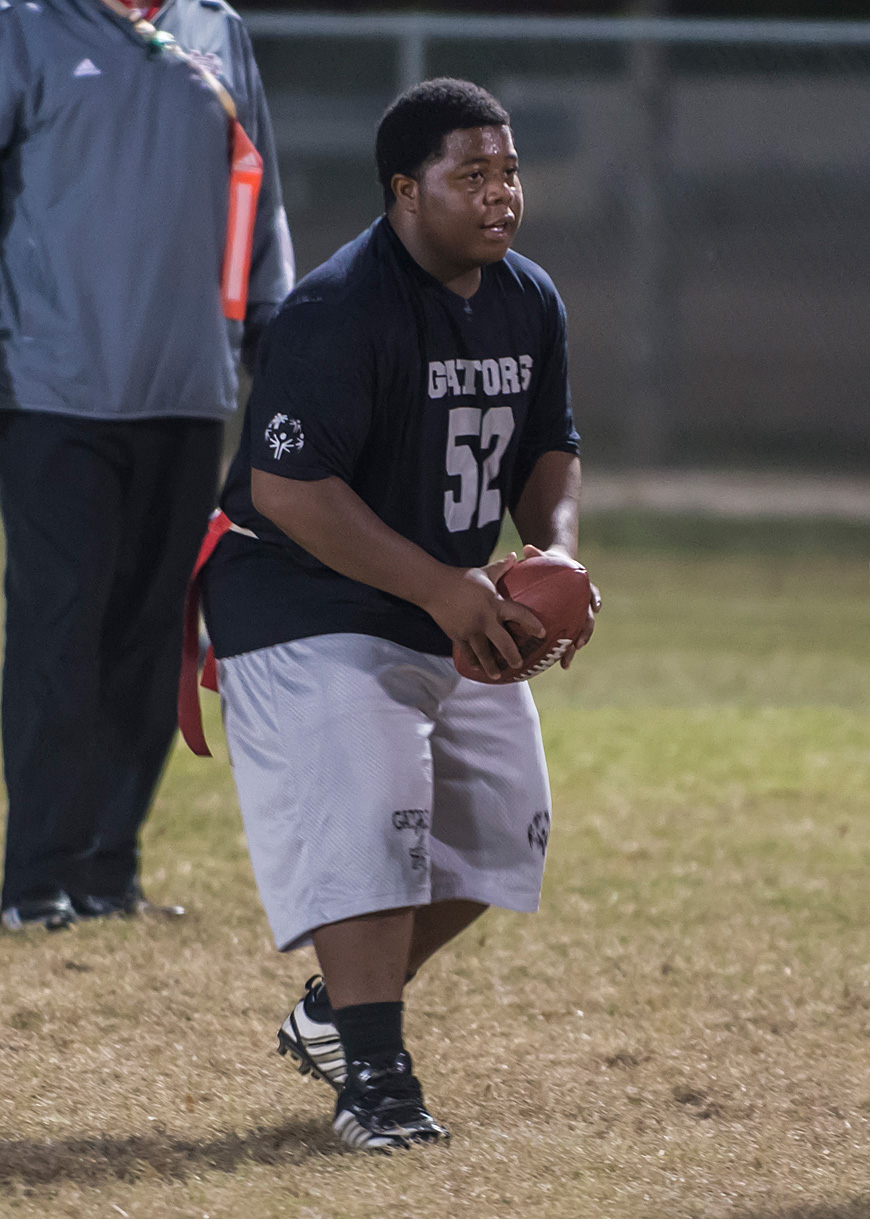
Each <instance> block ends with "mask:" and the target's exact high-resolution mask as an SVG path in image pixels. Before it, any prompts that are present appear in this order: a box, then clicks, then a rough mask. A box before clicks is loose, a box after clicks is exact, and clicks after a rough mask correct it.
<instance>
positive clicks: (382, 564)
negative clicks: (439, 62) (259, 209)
mask: <svg viewBox="0 0 870 1219" xmlns="http://www.w3.org/2000/svg"><path fill="white" fill-rule="evenodd" d="M376 152H377V163H378V172H379V176H380V181H381V184H382V186H383V190H384V198H385V204H386V211H385V214H384V215H383V216H382V217H381V218H380V219H379V220H377V221H376V222H375V223H374V224H373V225H372V226H371V228H369V229H368V230H367V231H366V232H364V233H363V234H362V235H361V236H360V237H358V238H357V239H356V240H355V241H353V242H351V243H350V244H349V245H347V246H344V247H343V248H342V249H340V250H339V251H338V252H337V253H336V254H335V255H334V256H333V257H332V258H331V259H329V261H328V262H326V263H324V264H323V265H322V266H321V267H319V268H318V269H317V270H316V271H314V272H313V273H312V274H310V275H309V276H307V278H305V279H304V280H303V281H302V282H301V283H300V284H299V286H298V287H297V289H296V290H295V291H294V292H293V293H292V294H291V295H290V296H289V297H288V299H287V301H286V303H285V305H284V306H283V309H282V310H281V312H280V313H279V315H278V317H277V319H276V320H275V321H274V323H273V324H272V325H271V327H270V329H269V330H268V332H267V335H266V337H265V340H264V348H263V351H262V353H261V358H260V360H259V366H258V371H257V374H256V377H255V383H254V388H253V393H252V397H251V401H250V404H249V408H248V417H247V421H246V427H245V431H244V437H243V440H242V443H241V446H240V449H239V452H238V453H237V455H236V458H235V461H234V463H233V466H232V469H231V472H230V476H229V480H228V483H227V486H226V489H225V493H224V497H223V502H222V507H223V510H224V512H225V514H226V516H227V517H228V518H229V520H230V521H231V522H232V524H233V530H232V531H231V532H229V533H227V534H226V535H225V537H224V538H223V540H222V541H221V542H220V544H219V546H218V547H217V550H216V552H215V554H214V556H213V558H212V559H211V561H210V563H209V564H208V566H207V568H206V571H205V579H204V597H205V602H204V603H205V612H206V621H207V625H208V628H209V632H210V634H211V638H212V641H213V644H214V647H215V652H216V655H217V657H218V660H219V673H220V686H221V692H222V697H223V707H224V719H225V725H226V732H227V738H228V742H229V748H230V753H231V756H232V761H233V767H234V773H235V779H236V784H237V787H238V792H239V799H240V803H241V807H242V813H243V817H244V822H245V827H246V831H247V836H248V841H249V845H250V851H251V858H252V861H253V866H254V871H255V874H256V878H257V883H258V885H259V889H260V893H261V896H262V899H263V902H264V905H265V907H266V911H267V914H268V917H269V920H270V923H271V926H272V930H273V932H274V936H275V940H276V942H277V945H278V947H279V948H280V949H283V950H287V949H291V948H296V947H299V946H300V945H303V944H309V943H311V942H313V944H314V947H315V950H316V952H317V956H318V959H319V962H320V966H321V969H322V971H323V976H322V979H321V978H317V979H312V980H311V982H309V984H308V989H307V993H306V994H305V996H304V998H303V999H301V1000H300V1001H299V1003H298V1004H297V1005H296V1007H295V1008H294V1010H293V1011H292V1012H291V1014H290V1015H289V1016H288V1018H287V1020H286V1021H285V1023H284V1025H283V1027H282V1029H281V1031H280V1034H279V1040H280V1047H281V1049H282V1050H284V1051H285V1052H286V1051H289V1052H290V1053H292V1054H293V1055H294V1057H295V1058H296V1059H297V1060H298V1062H299V1064H300V1068H301V1069H302V1070H303V1071H312V1072H314V1073H315V1074H317V1075H319V1076H321V1077H322V1078H324V1079H325V1080H327V1081H328V1082H329V1083H330V1084H332V1086H333V1087H334V1088H335V1090H336V1092H337V1093H338V1096H337V1102H336V1111H335V1119H334V1128H335V1130H336V1132H337V1134H338V1135H339V1137H340V1138H341V1139H342V1140H343V1141H344V1142H345V1143H346V1144H348V1145H350V1146H353V1147H396V1146H405V1145H407V1144H408V1143H409V1142H412V1141H435V1140H438V1139H440V1138H443V1137H445V1136H446V1133H447V1132H446V1129H445V1127H444V1125H443V1124H442V1123H440V1122H438V1121H437V1120H436V1119H435V1118H433V1117H432V1116H431V1115H430V1113H429V1112H428V1110H427V1108H426V1105H425V1103H424V1099H423V1095H422V1092H421V1089H420V1085H419V1083H418V1082H417V1079H416V1077H415V1075H414V1073H413V1069H412V1063H411V1059H410V1057H409V1055H408V1052H407V1050H406V1048H405V1044H404V1041H403V1035H402V1011H403V1003H402V995H403V991H404V988H405V984H406V982H407V981H408V980H409V979H410V978H411V977H413V975H414V974H415V973H416V972H417V970H418V969H419V968H420V967H421V966H422V965H423V964H424V962H425V961H426V960H427V959H428V958H429V957H431V956H432V954H433V953H435V952H436V951H437V950H438V949H439V948H441V947H442V946H443V945H444V944H446V943H447V942H448V941H449V940H451V939H452V938H453V937H454V936H455V935H457V934H458V933H459V932H460V931H462V930H463V928H465V927H467V926H468V925H469V924H470V923H471V922H472V921H473V920H474V919H477V918H478V917H479V916H480V915H481V914H483V912H484V911H485V910H486V908H487V906H489V905H497V906H503V907H507V908H509V909H512V910H517V911H534V910H535V909H536V908H537V906H538V901H539V894H540V887H541V879H542V874H543V869H544V857H545V854H546V847H547V838H548V831H549V822H550V795H549V790H548V782H547V774H546V767H545V760H544V751H543V747H542V743H541V734H540V729H539V724H538V718H537V713H536V711H535V707H534V703H533V701H532V696H531V694H530V691H529V689H528V686H527V685H526V684H525V683H522V682H520V683H517V684H506V685H499V686H490V685H486V684H483V683H481V682H475V681H472V680H469V679H467V678H463V677H460V676H459V674H458V673H457V671H456V668H455V667H454V665H453V662H452V660H451V650H452V648H453V646H454V645H457V646H458V648H459V649H460V650H461V651H462V652H463V653H464V655H465V657H466V659H467V660H468V661H469V662H470V663H471V664H473V665H476V666H477V668H478V669H479V670H481V671H482V673H484V674H487V675H489V676H496V675H498V674H499V672H500V669H499V665H500V664H501V665H502V666H503V665H505V664H506V665H508V666H511V667H513V668H516V667H517V666H519V664H520V655H519V652H518V650H517V646H516V643H515V642H514V638H513V636H512V634H511V632H510V631H509V630H508V627H509V626H511V625H512V626H514V627H515V629H517V630H519V631H522V632H525V633H527V634H536V635H541V634H542V633H543V631H542V628H541V625H540V623H539V622H538V620H537V619H536V618H535V617H534V615H532V613H531V612H530V611H529V610H527V609H526V608H525V607H523V606H520V605H518V604H515V603H514V602H512V601H509V600H505V599H502V598H501V597H500V596H499V594H498V592H497V590H496V587H495V585H496V581H497V580H498V578H499V577H500V576H501V574H503V572H504V571H506V570H507V569H508V568H509V567H510V566H511V565H512V564H513V563H514V562H516V556H510V557H508V558H507V559H503V560H501V561H500V562H497V563H489V557H490V554H491V552H492V550H493V547H494V546H495V543H496V541H497V539H498V536H499V530H500V528H501V523H502V518H503V515H504V512H505V511H506V510H507V511H509V512H510V514H511V516H512V518H513V520H514V522H515V524H516V527H517V529H518V531H519V534H520V537H521V538H522V540H523V542H524V543H525V544H526V553H527V554H531V553H537V552H539V551H540V552H545V553H547V554H550V555H552V556H557V557H560V558H561V560H562V561H571V560H573V559H574V556H575V550H576V543H577V500H578V492H579V487H580V464H579V460H578V456H577V453H578V441H577V435H576V432H575V430H574V427H573V424H572V419H571V409H570V402H569V391H568V375H567V357H566V337H565V312H564V308H563V305H562V302H561V301H560V299H559V296H558V294H557V292H556V290H555V288H554V286H553V283H552V281H551V280H550V278H549V276H548V275H547V274H546V273H545V272H544V271H542V270H541V268H540V267H538V266H536V265H535V264H534V263H533V262H530V261H529V260H528V259H526V258H523V257H521V256H520V255H518V254H515V253H513V252H511V248H510V247H511V243H512V241H513V239H514V237H515V235H516V232H517V229H518V227H519V224H520V220H521V219H522V210H523V196H522V190H521V187H520V178H519V168H518V161H517V152H516V149H515V147H514V141H513V136H512V133H511V127H510V120H509V116H508V114H507V113H506V112H505V110H504V109H503V108H502V107H501V106H500V105H499V103H498V102H497V101H496V100H495V99H494V98H493V97H491V96H490V95H489V94H488V93H486V92H485V91H484V90H483V89H480V88H478V87H477V86H476V85H473V84H470V83H468V82H465V81H457V80H448V79H440V80H431V81H427V82H425V83H423V84H421V85H418V86H416V87H415V88H413V89H411V90H409V91H408V92H406V93H405V94H403V95H402V96H401V97H400V98H399V99H398V100H397V101H396V102H395V103H394V104H393V105H392V106H391V107H390V108H389V109H388V110H387V112H386V114H385V115H384V117H383V119H382V121H381V124H380V127H379V130H378V135H377V149H376ZM242 531H245V532H242ZM596 596H597V594H596ZM597 604H598V602H597V600H596V605H597ZM592 628H593V617H592V611H591V610H590V613H589V616H588V619H587V621H586V622H585V624H584V626H583V628H582V630H581V631H580V632H579V634H578V636H577V638H576V640H574V642H573V645H572V647H571V648H570V649H569V651H568V653H567V654H566V656H565V657H564V659H563V663H564V664H565V666H566V667H567V665H568V664H569V663H570V661H571V658H572V656H573V654H574V652H575V651H576V648H579V647H582V646H583V645H584V644H585V643H586V642H587V640H588V639H589V637H590V635H591V633H592Z"/></svg>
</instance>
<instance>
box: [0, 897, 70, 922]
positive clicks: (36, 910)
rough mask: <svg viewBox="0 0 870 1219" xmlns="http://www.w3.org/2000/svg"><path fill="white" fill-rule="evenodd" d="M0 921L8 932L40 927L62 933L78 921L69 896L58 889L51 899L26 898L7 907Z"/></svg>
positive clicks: (0, 916)
mask: <svg viewBox="0 0 870 1219" xmlns="http://www.w3.org/2000/svg"><path fill="white" fill-rule="evenodd" d="M0 921H2V923H3V926H4V927H5V928H6V930H7V931H23V930H24V928H25V927H40V926H41V927H44V928H45V929H46V931H60V930H61V929H62V928H64V927H70V926H71V925H72V924H73V923H74V922H75V921H76V912H75V910H74V909H73V904H72V902H71V901H70V899H69V897H68V896H67V894H66V893H64V891H63V890H62V889H58V890H57V892H56V893H53V894H52V895H51V896H50V897H32V898H24V899H23V900H22V901H20V902H18V904H17V905H15V906H7V907H6V909H5V910H4V911H3V914H2V915H0Z"/></svg>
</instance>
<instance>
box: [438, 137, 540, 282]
mask: <svg viewBox="0 0 870 1219" xmlns="http://www.w3.org/2000/svg"><path fill="white" fill-rule="evenodd" d="M417 183H418V190H417V199H416V203H417V210H416V217H415V228H416V235H417V238H418V240H419V241H420V242H421V243H422V244H423V245H424V246H425V247H426V248H427V250H428V252H429V254H430V256H431V257H432V258H433V260H436V261H440V262H441V263H443V265H444V266H445V267H446V268H454V267H455V269H456V270H457V271H459V272H462V271H466V270H469V269H471V268H473V267H480V266H485V265H486V264H487V263H492V262H498V261H499V259H501V258H504V256H505V254H506V253H507V251H508V249H509V248H510V245H511V242H512V241H513V238H514V234H515V233H516V231H517V229H518V228H519V226H520V221H521V220H522V216H523V190H522V187H521V186H520V178H519V172H518V163H517V151H516V149H515V148H514V141H513V136H512V135H511V130H510V128H509V127H471V128H469V129H468V130H465V131H451V132H449V133H448V134H447V135H446V136H445V137H444V141H443V143H442V146H441V153H440V156H438V157H437V158H436V159H435V160H433V161H431V162H430V163H429V164H428V165H427V166H426V167H425V168H424V169H423V170H422V171H421V173H420V175H419V176H418V179H417Z"/></svg>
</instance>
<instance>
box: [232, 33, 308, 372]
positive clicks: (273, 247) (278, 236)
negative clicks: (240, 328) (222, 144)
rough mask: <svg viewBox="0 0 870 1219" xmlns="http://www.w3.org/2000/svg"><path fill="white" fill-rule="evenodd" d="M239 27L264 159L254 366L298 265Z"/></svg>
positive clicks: (249, 128) (250, 126) (260, 96)
mask: <svg viewBox="0 0 870 1219" xmlns="http://www.w3.org/2000/svg"><path fill="white" fill-rule="evenodd" d="M236 26H237V37H238V43H237V50H236V54H237V55H239V56H240V57H241V58H242V60H243V67H244V75H245V79H246V85H247V87H246V91H245V92H246V96H247V105H246V113H245V114H244V115H240V118H241V119H242V125H243V126H244V128H245V131H246V132H247V134H248V135H249V137H250V138H251V140H252V141H253V142H254V144H255V145H256V148H257V151H258V152H259V154H260V156H261V157H262V158H263V182H262V185H261V187H260V197H259V201H258V203H257V217H256V221H255V224H254V244H253V249H252V251H251V274H250V279H249V281H248V308H247V313H246V316H245V333H244V341H243V346H242V359H243V361H244V363H245V365H246V367H247V368H248V369H251V368H252V367H253V364H254V360H255V356H256V348H257V344H258V342H259V339H260V336H261V334H262V331H263V327H264V326H265V325H266V323H267V322H268V321H269V319H270V318H271V317H272V315H273V314H274V313H275V310H276V308H277V307H278V305H280V304H281V302H282V301H283V300H284V298H285V297H286V296H287V294H288V292H290V291H291V290H292V288H293V284H294V282H295V278H296V266H295V260H294V256H293V243H292V240H291V238H290V228H289V226H288V224H287V214H286V212H285V211H284V204H283V202H282V199H281V179H280V176H279V173H278V158H277V155H276V152H275V138H274V134H273V132H272V122H271V119H270V117H269V109H268V106H267V104H266V93H265V90H264V89H263V82H262V80H261V79H260V73H259V70H258V68H257V65H256V62H255V60H254V51H253V48H252V46H251V40H250V38H249V37H248V33H247V31H246V30H245V28H244V27H243V26H242V24H241V22H237V23H236Z"/></svg>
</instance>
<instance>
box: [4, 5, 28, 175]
mask: <svg viewBox="0 0 870 1219" xmlns="http://www.w3.org/2000/svg"><path fill="white" fill-rule="evenodd" d="M27 65H28V59H27V50H26V48H25V46H24V39H23V37H22V34H21V27H20V26H19V24H18V17H17V15H16V13H15V10H14V8H13V6H12V4H11V3H9V0H0V156H2V155H3V153H4V152H5V151H6V149H7V148H8V147H9V145H10V144H11V143H12V140H13V138H14V136H15V133H16V129H17V128H18V125H19V123H20V115H21V104H22V101H23V99H24V89H25V81H26V72H27Z"/></svg>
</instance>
